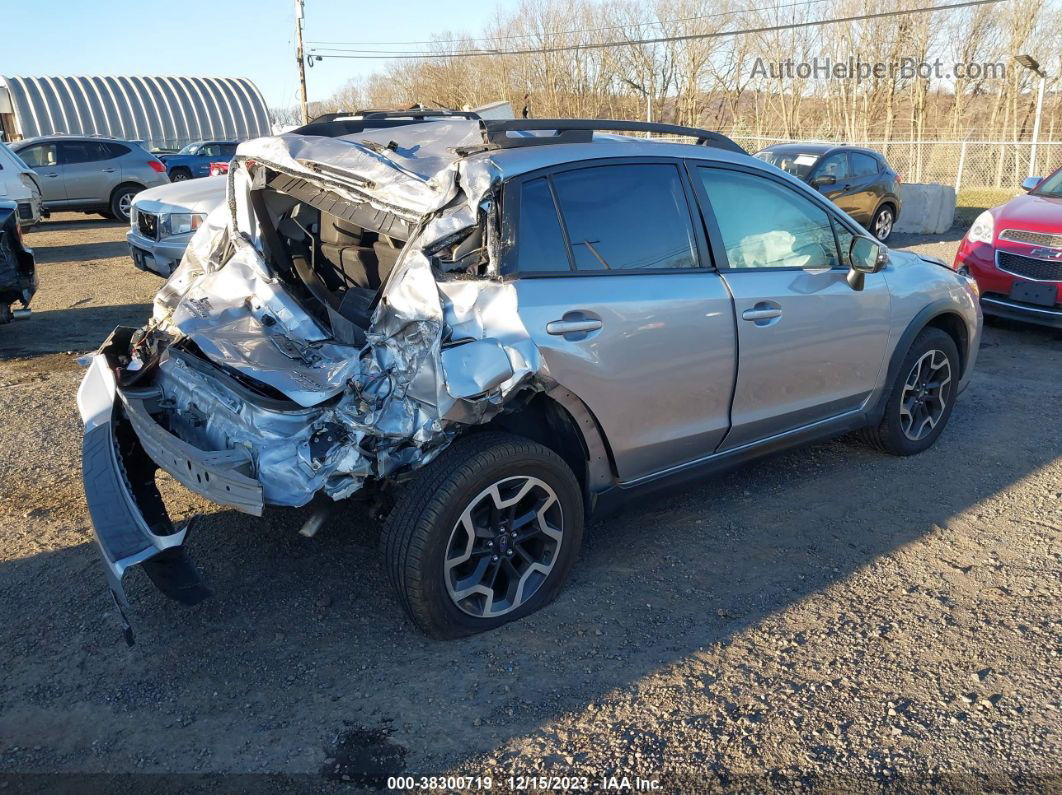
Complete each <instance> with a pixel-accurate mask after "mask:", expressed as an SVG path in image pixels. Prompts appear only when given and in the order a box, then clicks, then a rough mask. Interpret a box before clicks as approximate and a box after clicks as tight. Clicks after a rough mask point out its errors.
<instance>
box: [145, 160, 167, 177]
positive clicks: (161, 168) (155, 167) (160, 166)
mask: <svg viewBox="0 0 1062 795" xmlns="http://www.w3.org/2000/svg"><path fill="white" fill-rule="evenodd" d="M148 165H149V166H151V170H152V171H157V172H158V173H160V174H165V173H166V164H165V163H163V162H162V161H161V160H149V161H148Z"/></svg>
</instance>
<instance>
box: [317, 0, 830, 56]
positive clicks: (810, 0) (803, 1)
mask: <svg viewBox="0 0 1062 795" xmlns="http://www.w3.org/2000/svg"><path fill="white" fill-rule="evenodd" d="M825 2H827V0H798V2H794V3H782V4H780V5H774V6H762V7H760V8H741V9H735V10H734V11H717V12H716V13H714V14H699V15H697V16H692V17H679V18H677V19H669V20H667V23H665V22H663V21H661V20H647V21H645V22H633V23H631V24H629V25H606V26H604V27H600V28H579V29H577V30H558V31H553V32H550V31H542V32H540V33H514V34H510V35H507V36H478V37H476V38H465V39H461V40H460V41H469V42H475V41H510V40H512V39H533V38H535V37H536V36H544V37H548V38H553V37H557V36H572V35H575V34H576V33H600V32H601V31H603V30H620V29H624V28H646V27H654V26H656V27H663V26H664V25H665V24H670V23H673V22H693V21H695V20H698V19H714V18H716V17H729V16H733V15H735V14H754V13H756V12H757V11H780V10H781V9H783V8H793V7H795V6H805V5H815V4H816V3H825ZM456 43H458V40H455V39H425V40H421V41H309V42H307V44H313V45H321V44H339V45H342V47H317V48H316V49H324V50H339V51H341V52H408V50H403V51H399V50H346V49H343V48H345V47H348V46H353V45H357V44H372V45H377V46H379V45H382V44H402V45H410V44H456Z"/></svg>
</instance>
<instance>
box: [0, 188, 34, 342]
mask: <svg viewBox="0 0 1062 795" xmlns="http://www.w3.org/2000/svg"><path fill="white" fill-rule="evenodd" d="M35 292H37V271H36V267H35V266H34V263H33V249H31V248H30V247H29V246H27V245H26V242H25V241H24V240H23V239H22V226H21V224H20V223H19V220H18V205H17V204H16V203H15V202H9V201H0V323H8V322H10V321H11V320H12V318H14V317H16V316H18V314H20V313H23V312H29V305H30V300H31V299H32V298H33V294H34V293H35ZM16 301H17V302H18V303H20V304H21V305H22V307H21V309H15V310H12V308H11V307H12V305H13V304H14V303H15V302H16Z"/></svg>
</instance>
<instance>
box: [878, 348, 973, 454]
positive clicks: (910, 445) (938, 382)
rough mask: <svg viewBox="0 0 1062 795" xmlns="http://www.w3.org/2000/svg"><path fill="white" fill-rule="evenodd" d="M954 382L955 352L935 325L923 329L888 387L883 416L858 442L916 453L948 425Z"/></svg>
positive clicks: (956, 383)
mask: <svg viewBox="0 0 1062 795" xmlns="http://www.w3.org/2000/svg"><path fill="white" fill-rule="evenodd" d="M958 386H959V351H958V348H956V347H955V341H954V340H953V339H952V338H951V337H950V336H949V335H948V334H947V333H946V332H944V331H941V330H940V329H938V328H927V329H923V330H922V332H921V333H920V334H919V335H918V336H917V337H916V338H915V341H914V342H913V343H911V347H910V348H909V349H908V351H907V355H906V356H905V357H904V359H903V363H902V364H901V365H900V369H899V370H898V371H897V373H896V377H895V379H894V380H893V383H892V384H891V385H890V386H889V395H888V398H887V400H886V403H885V415H884V416H883V417H882V419H881V422H880V423H878V425H877V426H873V427H869V428H866V429H864V431H863V433H862V437H863V440H864V441H865V442H867V443H868V444H869V445H870V446H872V447H875V448H877V449H878V450H881V451H883V452H886V453H891V454H892V455H900V456H908V455H915V454H916V453H921V452H922V451H923V450H926V449H927V448H929V447H930V446H932V444H933V443H934V442H935V441H936V440H937V437H938V436H940V434H941V432H942V431H943V430H944V426H945V425H947V424H948V418H949V417H951V411H952V409H953V408H954V406H955V398H956V390H957V389H958Z"/></svg>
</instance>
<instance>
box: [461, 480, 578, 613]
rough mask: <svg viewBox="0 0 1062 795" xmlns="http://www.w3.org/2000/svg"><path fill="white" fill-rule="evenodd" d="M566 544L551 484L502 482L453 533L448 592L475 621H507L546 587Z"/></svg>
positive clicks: (473, 503)
mask: <svg viewBox="0 0 1062 795" xmlns="http://www.w3.org/2000/svg"><path fill="white" fill-rule="evenodd" d="M563 540H564V515H563V512H562V510H561V504H560V500H559V499H558V498H557V494H556V492H555V491H554V490H553V489H552V488H551V487H550V486H549V485H548V484H547V483H545V482H544V481H542V480H539V479H538V478H534V477H525V476H516V477H508V478H504V479H502V480H499V481H497V482H496V483H494V484H492V485H491V486H488V487H487V488H485V489H484V490H483V491H481V492H480V493H479V494H477V495H476V496H475V497H474V498H473V499H472V500H470V501H469V503H468V505H467V506H466V507H465V509H464V511H462V513H461V517H460V518H459V519H458V520H457V523H456V524H455V525H454V528H453V530H452V531H451V533H450V540H449V542H448V544H447V548H446V560H445V562H444V574H445V580H446V590H447V592H448V593H449V595H450V598H451V599H452V600H453V602H454V604H455V605H457V607H458V608H459V609H460V610H461V611H463V612H465V613H467V614H468V615H470V616H474V617H476V618H495V617H497V616H503V615H505V614H506V613H510V612H512V611H513V610H515V609H516V608H518V607H519V606H520V605H522V604H523V603H524V602H526V601H527V600H528V599H530V598H531V597H532V596H533V595H534V594H535V593H536V592H537V591H538V589H539V588H540V587H541V586H542V584H543V583H544V582H545V581H546V578H548V577H549V574H550V572H551V571H552V570H553V566H554V564H555V563H556V562H557V559H558V553H559V552H560V547H561V543H562V542H563Z"/></svg>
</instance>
